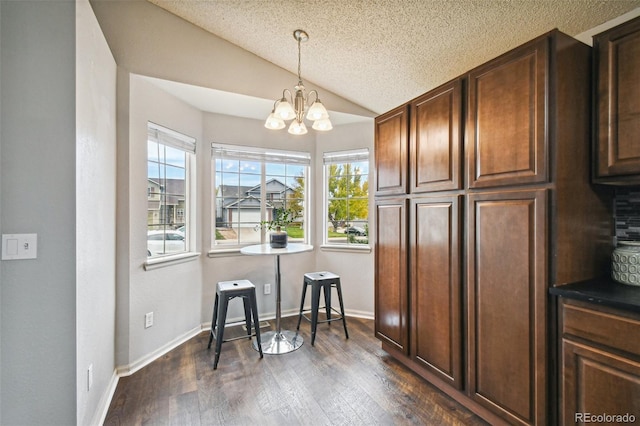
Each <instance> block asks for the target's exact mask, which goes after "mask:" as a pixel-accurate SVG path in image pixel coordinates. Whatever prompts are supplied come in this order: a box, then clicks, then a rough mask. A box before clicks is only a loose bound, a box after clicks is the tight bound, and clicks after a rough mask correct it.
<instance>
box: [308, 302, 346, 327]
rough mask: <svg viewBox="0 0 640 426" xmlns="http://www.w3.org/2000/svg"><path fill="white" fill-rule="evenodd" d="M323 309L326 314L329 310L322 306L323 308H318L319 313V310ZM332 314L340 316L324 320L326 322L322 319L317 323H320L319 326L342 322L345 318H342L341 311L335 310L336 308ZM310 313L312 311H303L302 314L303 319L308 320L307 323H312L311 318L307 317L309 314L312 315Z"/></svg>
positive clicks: (332, 309)
mask: <svg viewBox="0 0 640 426" xmlns="http://www.w3.org/2000/svg"><path fill="white" fill-rule="evenodd" d="M321 309H322V310H323V312H324V311H325V310H326V309H327V308H326V307H325V306H321V307H319V308H318V311H319V310H321ZM331 312H335V313H336V314H337V315H338V316H337V317H331V319H324V320H320V319H319V320H318V321H317V322H318V324H322V323H325V322H333V321H342V318H343V317H342V314H341V313H340V311H339V310H337V309H335V308H331ZM310 313H311V309H305V310H304V311H302V312H301V313H300V315H301V316H302V318H304V319H306V320H307V321H309V322H311V318H309V317H308V316H307V315H308V314H310ZM319 314H321V313H320V312H319Z"/></svg>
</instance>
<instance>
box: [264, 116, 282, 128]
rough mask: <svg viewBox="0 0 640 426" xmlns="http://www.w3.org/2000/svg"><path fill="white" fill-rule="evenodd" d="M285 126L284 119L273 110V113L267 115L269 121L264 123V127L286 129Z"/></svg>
mask: <svg viewBox="0 0 640 426" xmlns="http://www.w3.org/2000/svg"><path fill="white" fill-rule="evenodd" d="M284 126H285V125H284V121H282V119H281V118H280V117H278V116H276V115H275V113H274V112H271V114H269V117H267V121H265V123H264V127H266V128H267V129H272V130H280V129H284Z"/></svg>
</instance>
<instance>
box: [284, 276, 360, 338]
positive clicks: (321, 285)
mask: <svg viewBox="0 0 640 426" xmlns="http://www.w3.org/2000/svg"><path fill="white" fill-rule="evenodd" d="M308 286H311V309H309V310H305V309H304V301H305V297H306V295H307V287H308ZM332 288H335V289H336V291H337V293H338V301H339V302H340V311H339V312H338V311H337V310H336V309H334V308H332V307H331V289H332ZM320 290H322V291H323V293H324V302H325V306H324V307H320ZM320 309H324V310H325V312H326V314H327V318H326V319H325V320H323V321H319V320H318V311H319V310H320ZM331 312H335V313H336V314H338V316H337V317H332V316H331ZM305 313H311V318H308V317H307V316H306V315H305ZM302 318H304V319H306V320H307V321H310V322H311V346H314V343H315V340H316V329H317V328H318V323H325V322H326V323H329V325H331V322H332V321H342V325H343V326H344V334H345V336H346V338H347V339H348V338H349V332H348V331H347V320H346V318H345V315H344V303H343V301H342V286H341V285H340V276H339V275H337V274H334V273H333V272H329V271H321V272H307V273H306V274H304V280H303V282H302V298H301V300H300V312H299V313H298V326H297V327H296V329H297V330H300V322H301V321H302Z"/></svg>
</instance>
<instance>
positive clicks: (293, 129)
mask: <svg viewBox="0 0 640 426" xmlns="http://www.w3.org/2000/svg"><path fill="white" fill-rule="evenodd" d="M288 132H289V133H291V134H292V135H305V134H306V133H307V126H305V125H304V123H303V122H302V121H298V120H294V121H293V122H292V123H291V125H290V126H289V130H288Z"/></svg>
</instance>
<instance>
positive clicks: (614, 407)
mask: <svg viewBox="0 0 640 426" xmlns="http://www.w3.org/2000/svg"><path fill="white" fill-rule="evenodd" d="M562 353H563V363H562V365H563V383H562V413H563V414H562V420H563V423H564V424H565V425H574V424H586V423H588V422H587V421H585V420H584V416H585V415H586V414H587V413H588V414H589V415H593V416H597V415H604V414H608V415H621V416H622V415H625V414H627V417H628V415H629V414H631V415H633V416H635V419H636V420H637V418H638V416H639V415H640V362H636V361H633V360H631V359H627V358H623V357H620V356H618V355H615V354H612V353H609V352H607V351H603V350H600V349H596V348H593V347H591V346H587V345H583V344H580V343H576V342H572V341H571V340H567V339H563V341H562ZM579 416H581V417H579ZM599 423H601V424H602V423H606V424H614V423H615V424H618V423H619V424H622V423H625V422H623V421H604V422H599ZM626 423H630V422H629V421H628V420H627V421H626ZM632 423H635V421H634V422H632Z"/></svg>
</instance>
